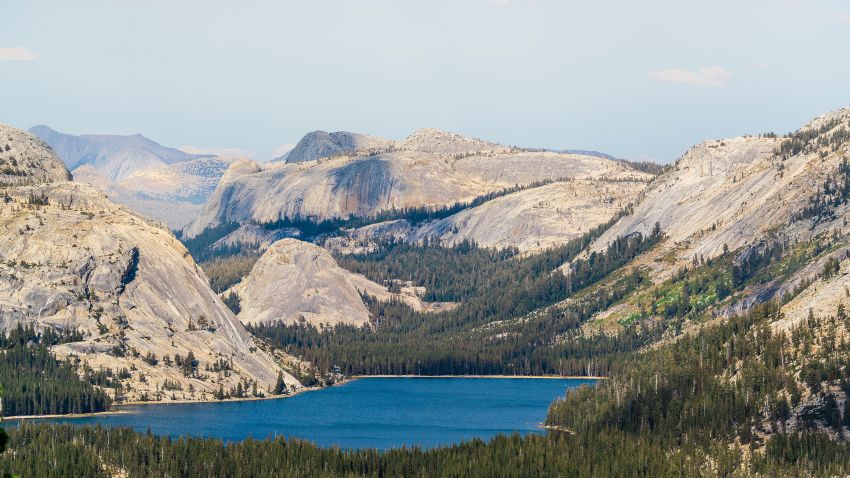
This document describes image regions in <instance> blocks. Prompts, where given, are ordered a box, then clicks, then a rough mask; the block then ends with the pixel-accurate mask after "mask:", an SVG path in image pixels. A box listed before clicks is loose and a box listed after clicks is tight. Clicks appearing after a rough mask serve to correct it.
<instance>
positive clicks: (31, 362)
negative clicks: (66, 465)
mask: <svg viewBox="0 0 850 478" xmlns="http://www.w3.org/2000/svg"><path fill="white" fill-rule="evenodd" d="M76 340H80V337H79V334H75V333H66V334H61V333H55V332H53V331H52V330H51V329H46V330H45V331H44V332H43V333H36V331H35V330H34V329H33V328H32V327H27V328H24V327H22V326H18V327H17V328H16V329H13V330H12V331H11V332H10V333H9V335H8V336H5V335H2V334H0V386H2V392H0V395H2V399H3V415H4V416H16V415H52V414H68V413H91V412H102V411H104V410H106V409H107V407H109V404H110V403H111V402H112V399H111V398H110V397H109V395H107V394H106V393H105V392H104V391H103V389H102V387H120V384H119V383H118V381H117V380H113V377H111V371H110V372H109V373H104V372H95V371H94V370H91V369H89V368H87V367H85V366H84V365H82V364H77V365H75V364H73V363H71V362H69V361H62V360H59V359H57V358H56V356H55V355H54V354H53V353H52V352H51V351H50V349H49V347H50V346H51V345H56V344H59V343H63V342H72V341H76ZM81 367H82V368H84V370H80V368H81ZM81 371H82V372H83V373H82V375H83V378H81V377H80V375H81V374H80V372H81Z"/></svg>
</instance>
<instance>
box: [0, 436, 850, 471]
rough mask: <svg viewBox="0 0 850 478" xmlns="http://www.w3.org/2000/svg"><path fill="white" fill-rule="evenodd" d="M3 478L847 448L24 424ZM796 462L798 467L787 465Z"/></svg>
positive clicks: (808, 462)
mask: <svg viewBox="0 0 850 478" xmlns="http://www.w3.org/2000/svg"><path fill="white" fill-rule="evenodd" d="M8 448H9V449H10V452H9V453H4V454H2V455H0V473H3V474H4V476H10V475H21V476H43V477H60V476H62V477H64V476H87V477H109V476H115V475H116V474H118V473H120V474H121V476H127V477H128V478H137V477H139V478H141V477H148V476H171V477H187V478H188V477H198V478H202V477H208V476H229V477H278V476H298V477H305V478H312V477H319V478H325V477H339V476H345V477H374V478H379V477H389V476H405V477H423V478H424V477H458V476H463V477H488V478H489V477H525V476H537V477H562V476H577V477H600V478H604V477H618V478H619V477H649V476H651V477H658V478H666V477H670V478H673V477H676V478H680V477H683V476H751V475H752V474H755V473H758V474H759V475H760V476H776V477H781V476H788V477H797V476H843V475H846V474H847V473H848V471H850V459H848V458H850V448H848V446H847V445H845V444H837V443H835V442H832V441H830V440H829V439H828V438H827V437H825V436H824V435H820V434H813V433H805V434H801V435H782V436H777V437H774V438H773V439H771V440H770V441H769V442H768V446H767V450H766V452H765V453H758V452H757V453H754V454H752V455H751V456H750V457H749V459H748V460H745V458H744V455H743V453H742V452H741V450H740V449H739V448H735V447H730V446H727V445H725V444H722V443H719V442H718V443H715V444H712V445H709V446H708V447H707V448H702V447H699V446H696V445H693V444H687V443H686V444H683V445H682V446H679V447H675V448H672V449H671V448H670V447H669V446H668V445H667V444H666V443H663V442H662V441H661V440H659V439H657V438H655V437H653V436H651V435H634V434H631V433H626V432H622V431H619V430H615V429H609V430H605V431H604V432H590V433H580V434H575V435H572V434H567V433H560V432H551V433H548V434H546V435H526V436H524V437H521V436H518V435H510V436H505V435H499V436H497V437H496V438H494V439H492V440H490V441H489V442H484V441H482V440H472V441H469V442H465V443H461V444H458V445H454V446H449V447H439V448H434V449H430V450H422V449H419V448H397V449H391V450H386V451H378V450H374V449H360V450H342V449H339V448H319V447H317V446H316V445H313V444H311V443H309V442H306V441H303V440H298V439H285V438H274V439H271V438H267V439H265V440H256V439H253V438H248V439H246V440H244V441H242V442H237V443H232V442H231V443H224V442H222V441H221V440H218V439H208V438H192V437H181V438H179V439H176V440H175V439H171V438H168V437H157V436H154V435H152V434H150V433H147V434H143V433H139V432H136V431H133V430H131V429H129V428H113V429H109V428H103V427H91V426H85V427H73V426H71V425H57V424H35V425H33V424H26V425H24V426H23V427H21V428H16V429H12V430H10V440H9V445H8ZM790 458H795V459H796V460H795V461H789V459H790Z"/></svg>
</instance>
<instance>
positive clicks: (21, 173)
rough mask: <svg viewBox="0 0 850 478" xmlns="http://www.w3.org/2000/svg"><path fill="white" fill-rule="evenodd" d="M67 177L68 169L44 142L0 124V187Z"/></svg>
mask: <svg viewBox="0 0 850 478" xmlns="http://www.w3.org/2000/svg"><path fill="white" fill-rule="evenodd" d="M70 180H71V174H70V173H69V172H68V169H67V168H65V166H64V165H63V164H62V162H61V161H59V158H57V157H56V155H55V154H54V153H53V152H52V151H50V148H49V147H47V145H45V144H44V142H42V141H40V140H39V139H38V138H35V137H33V136H32V135H29V134H27V133H25V132H23V131H21V130H19V129H17V128H13V127H11V126H6V125H0V186H13V185H24V184H38V183H46V182H53V181H70Z"/></svg>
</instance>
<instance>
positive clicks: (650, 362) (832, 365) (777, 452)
mask: <svg viewBox="0 0 850 478" xmlns="http://www.w3.org/2000/svg"><path fill="white" fill-rule="evenodd" d="M778 311H779V309H778V306H777V305H776V304H774V303H766V304H762V305H759V306H757V307H755V308H754V309H752V310H751V311H749V312H748V313H746V314H744V315H741V316H737V317H733V318H730V319H728V320H726V321H724V322H722V323H719V324H717V325H713V326H709V327H703V328H702V329H701V330H699V331H698V332H695V333H693V334H688V335H684V336H681V337H679V338H678V339H676V340H675V341H673V342H672V343H670V344H668V345H666V346H664V347H660V348H656V349H652V350H648V351H646V352H643V353H641V354H637V355H634V356H633V357H632V358H630V359H629V360H627V361H625V362H624V363H623V364H622V366H621V367H619V368H618V370H617V371H616V372H615V373H614V374H612V376H611V377H609V379H608V380H606V381H605V382H604V383H602V384H600V385H599V386H598V387H595V388H594V389H592V390H591V389H587V388H584V389H580V390H577V391H574V392H570V393H569V394H568V395H567V397H566V398H565V399H563V400H560V401H557V402H555V403H554V404H553V405H552V407H551V408H550V411H549V417H548V419H547V423H549V424H552V425H557V426H559V427H565V428H568V429H570V430H572V431H573V432H575V433H578V434H585V433H590V434H596V433H603V432H605V431H607V430H618V431H622V432H625V433H627V434H631V435H633V436H635V437H653V438H654V439H656V440H658V442H659V443H660V444H662V445H663V446H665V447H668V448H670V449H671V450H672V449H680V448H682V447H696V448H698V449H702V450H704V451H706V452H707V451H708V450H709V449H710V448H711V447H712V446H713V445H714V444H716V443H731V442H733V441H734V440H738V441H739V442H740V443H742V444H745V445H749V444H751V443H752V445H753V446H754V447H756V446H758V445H759V444H761V443H763V440H762V438H761V436H763V435H765V434H766V435H771V434H772V435H775V436H774V438H772V439H771V440H768V441H767V444H768V448H767V449H768V453H767V454H766V455H765V456H764V457H760V458H759V460H758V461H757V462H758V463H759V466H764V467H767V469H773V468H771V467H775V466H779V465H787V464H793V463H800V464H802V465H804V468H805V469H811V470H815V471H819V472H822V471H825V470H827V469H829V470H831V471H836V470H840V471H843V472H847V471H848V470H847V468H846V466H848V465H850V461H847V458H848V457H850V449H848V447H847V445H831V446H829V447H825V448H823V449H819V448H818V447H819V445H818V446H815V445H814V443H820V441H821V440H822V439H821V438H817V436H816V435H809V434H804V435H799V436H794V437H792V436H786V435H782V433H784V432H786V426H787V420H788V419H789V418H790V417H791V409H792V408H793V407H795V406H796V405H798V402H799V394H798V392H794V390H795V389H796V387H797V385H796V384H797V382H798V380H803V381H804V382H805V383H806V385H807V386H808V388H809V391H810V392H811V393H813V394H815V395H814V396H815V397H819V398H818V399H816V400H813V401H811V403H810V404H809V405H807V406H806V408H805V409H804V410H803V412H802V413H801V414H800V415H799V416H797V417H796V418H794V420H795V422H794V423H795V427H796V428H797V429H799V428H802V429H811V430H813V431H816V430H823V429H832V430H835V431H841V430H842V427H843V426H845V423H844V419H845V418H846V417H843V416H842V415H843V410H840V409H839V407H838V405H837V402H836V400H835V395H834V393H833V392H826V393H824V392H823V390H825V389H826V388H827V387H824V384H826V385H827V386H828V388H829V390H834V389H835V388H836V387H843V386H844V384H846V383H847V381H848V380H850V358H848V357H850V346H848V345H847V344H846V343H845V344H842V345H838V346H837V347H835V348H832V349H830V347H827V346H826V342H827V341H828V340H830V339H829V335H828V334H826V335H825V336H824V335H821V334H818V335H815V332H816V331H822V330H825V328H827V327H829V326H830V325H829V324H828V323H823V322H822V321H821V320H820V319H816V318H810V319H809V321H808V322H807V323H805V324H803V325H802V326H800V327H797V328H795V329H793V331H792V334H791V337H788V336H786V335H785V334H783V333H773V332H772V331H771V329H770V327H769V323H770V322H772V321H773V320H775V319H776V318H777V316H778ZM818 337H820V338H818ZM815 340H817V341H818V342H819V343H820V345H821V348H820V350H819V352H818V353H817V354H812V353H811V352H806V350H810V347H807V346H806V344H807V343H812V342H814V341H815ZM831 340H833V341H834V340H835V338H834V337H833V338H832V339H831ZM801 362H803V363H804V364H805V365H804V366H803V367H802V369H801V370H799V371H798V368H797V367H795V366H794V365H793V364H795V363H801ZM733 377H734V379H733ZM789 402H790V403H789ZM772 440H777V441H776V442H773V443H771V442H772ZM789 443H791V444H794V445H799V446H798V447H797V448H795V449H793V450H789V449H788V446H789V445H788V444H789ZM824 450H825V451H824ZM838 458H841V460H844V461H834V460H837V459H838ZM798 459H800V461H799V462H797V461H795V460H798ZM842 463H843V465H842V466H845V468H841V467H840V466H839V467H837V468H836V467H835V465H839V464H842ZM827 464H828V465H829V466H826V465H827ZM830 467H832V468H830Z"/></svg>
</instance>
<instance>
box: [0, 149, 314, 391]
mask: <svg viewBox="0 0 850 478" xmlns="http://www.w3.org/2000/svg"><path fill="white" fill-rule="evenodd" d="M42 144H43V143H42ZM43 148H44V150H45V151H47V152H49V149H48V148H47V147H46V145H44V146H43ZM45 154H46V153H45ZM37 157H38V156H37ZM3 196H4V197H5V198H6V199H5V200H3V201H0V329H8V328H9V327H14V326H15V325H17V324H19V323H23V324H33V325H35V326H36V327H38V328H44V327H55V328H62V329H77V330H79V331H80V332H82V333H83V335H84V337H85V339H84V340H83V341H81V342H74V343H69V344H63V345H59V346H56V347H55V348H54V350H55V352H56V353H57V354H58V355H60V356H66V357H67V356H76V357H79V358H81V359H82V360H83V361H85V362H87V363H88V364H89V365H91V366H92V367H94V368H95V369H98V368H101V367H102V368H104V369H107V368H108V369H112V370H113V371H115V372H116V373H117V372H118V371H119V370H120V369H123V368H127V369H131V370H133V372H131V374H132V377H131V378H130V379H129V380H126V381H125V382H126V384H127V385H129V387H130V390H129V391H127V398H129V399H130V400H133V399H139V398H140V397H142V396H143V395H144V396H147V397H149V398H151V399H156V397H157V396H158V395H159V394H161V392H160V390H162V387H163V385H164V383H165V381H166V380H168V381H169V382H171V383H173V384H177V387H176V388H179V390H173V391H170V392H167V393H165V394H163V395H162V399H163V400H169V399H171V398H172V393H173V398H175V399H177V400H182V399H186V400H192V399H202V398H212V394H213V393H214V392H216V391H217V390H219V387H223V388H224V389H225V390H229V389H230V388H231V387H233V386H235V385H236V383H237V382H238V381H242V382H243V383H244V382H245V381H249V382H256V383H257V387H258V389H259V390H260V391H266V390H267V389H269V388H270V387H272V386H274V384H275V382H276V379H277V376H278V373H284V376H285V380H286V381H287V382H288V384H289V385H290V386H292V387H296V388H297V387H300V384H299V383H298V381H297V380H296V379H295V378H293V377H292V375H290V374H288V373H286V372H284V369H283V368H282V366H286V367H288V370H293V371H294V370H296V369H298V368H299V367H300V364H299V363H298V362H297V361H296V360H295V359H293V358H291V357H286V356H279V357H277V358H275V357H272V355H270V354H269V353H267V352H264V351H263V350H262V349H261V348H260V347H259V344H258V343H255V341H254V339H253V338H252V336H251V335H250V334H249V333H248V332H247V331H246V330H245V329H244V327H243V326H242V324H241V323H240V322H239V321H238V320H237V319H236V317H235V316H234V315H233V314H232V313H231V312H230V310H229V309H227V307H226V306H224V304H223V303H222V302H221V300H220V299H219V298H218V296H216V294H215V293H213V292H212V290H210V288H209V286H208V281H207V279H206V277H205V276H204V274H203V272H202V271H201V270H200V268H199V267H198V266H197V265H195V263H194V262H193V261H192V258H191V257H190V256H189V254H188V252H187V251H186V249H185V248H184V247H183V246H182V245H181V244H180V242H179V241H177V240H176V239H175V238H174V236H173V235H172V234H171V233H169V232H168V231H166V230H164V229H161V228H160V227H158V226H156V225H155V224H153V223H150V222H148V221H147V220H145V219H143V218H141V217H139V216H136V215H134V214H132V213H130V212H128V211H126V210H124V209H122V208H120V207H118V206H116V205H114V204H112V203H111V202H110V201H109V200H108V199H107V198H106V197H105V196H104V195H103V194H102V193H99V192H97V191H95V190H94V189H92V188H91V187H89V186H87V185H84V184H80V183H71V182H54V183H46V184H39V185H30V186H17V187H10V188H4V189H3ZM189 352H192V354H193V355H194V357H195V359H196V361H197V363H196V364H195V367H194V369H192V370H188V371H187V370H185V368H183V369H181V368H180V367H177V366H175V365H174V364H173V360H174V358H175V356H176V355H180V356H182V357H185V356H187V354H188V353H189ZM166 357H167V359H166ZM146 358H148V360H146ZM168 361H171V362H172V365H169V364H168V363H167V362H168ZM216 364H218V365H216ZM221 364H226V366H225V368H226V369H225V370H222V367H221Z"/></svg>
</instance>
